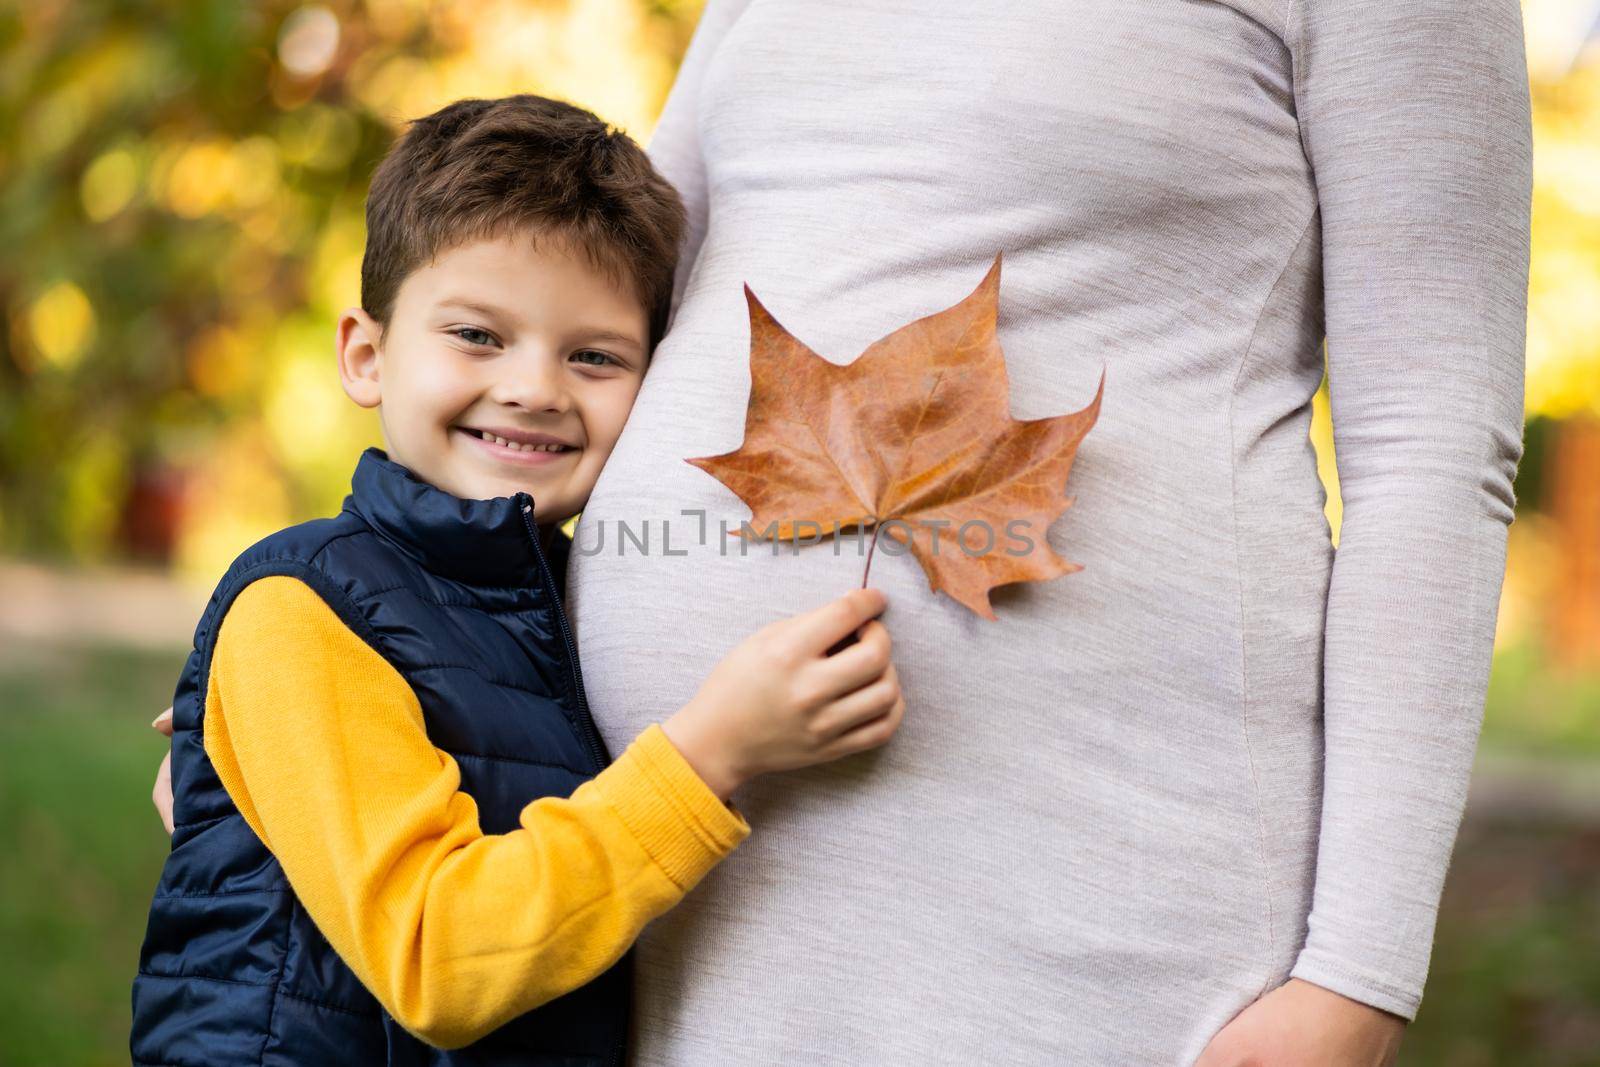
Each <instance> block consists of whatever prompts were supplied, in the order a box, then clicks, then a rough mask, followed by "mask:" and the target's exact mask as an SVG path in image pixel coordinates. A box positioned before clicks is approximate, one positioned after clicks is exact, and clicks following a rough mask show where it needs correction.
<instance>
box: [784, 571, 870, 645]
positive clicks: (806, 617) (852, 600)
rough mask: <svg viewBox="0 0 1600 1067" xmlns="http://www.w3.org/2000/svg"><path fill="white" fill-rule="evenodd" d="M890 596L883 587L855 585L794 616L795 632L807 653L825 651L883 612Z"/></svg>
mask: <svg viewBox="0 0 1600 1067" xmlns="http://www.w3.org/2000/svg"><path fill="white" fill-rule="evenodd" d="M888 605H889V598H888V596H886V595H885V594H884V592H883V590H881V589H873V588H870V587H869V588H867V589H852V590H850V592H848V593H846V594H845V595H844V596H842V597H840V598H839V599H837V600H833V601H830V602H829V603H826V604H824V605H822V606H821V607H820V608H813V609H812V610H810V611H808V612H806V613H804V614H803V615H796V616H794V619H793V622H794V634H795V637H796V638H797V640H798V641H799V643H800V650H801V652H802V653H804V654H805V655H807V656H816V655H821V654H822V652H823V651H824V650H826V649H827V648H829V647H830V646H832V645H833V644H834V643H835V642H836V641H838V640H840V639H841V638H843V637H844V636H845V635H847V634H850V633H853V632H854V631H855V629H856V627H858V626H860V625H861V624H862V623H864V622H866V621H867V620H868V619H871V618H874V617H876V616H878V615H881V614H883V610H884V608H886V607H888Z"/></svg>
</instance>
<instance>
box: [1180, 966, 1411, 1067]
mask: <svg viewBox="0 0 1600 1067" xmlns="http://www.w3.org/2000/svg"><path fill="white" fill-rule="evenodd" d="M1405 1028H1406V1021H1405V1020H1404V1019H1402V1018H1401V1017H1400V1016H1398V1015H1391V1014H1390V1013H1389V1012H1386V1011H1382V1010H1380V1009H1378V1008H1374V1007H1372V1006H1371V1005H1369V1004H1363V1003H1361V1002H1360V1001H1358V1000H1351V999H1350V998H1349V997H1346V996H1342V995H1340V994H1338V993H1335V992H1333V991H1332V990H1328V989H1324V988H1322V987H1321V986H1319V985H1314V984H1312V983H1311V982H1307V981H1303V980H1302V979H1299V978H1291V979H1289V980H1288V981H1287V982H1285V983H1284V984H1283V985H1281V986H1279V987H1278V988H1276V989H1274V990H1272V991H1271V992H1269V993H1267V994H1266V995H1265V996H1263V997H1261V999H1259V1000H1257V1001H1256V1002H1255V1003H1253V1004H1251V1005H1250V1006H1249V1007H1247V1008H1245V1009H1244V1010H1243V1011H1241V1012H1240V1013H1239V1014H1238V1015H1235V1016H1234V1017H1233V1020H1232V1021H1231V1022H1229V1023H1228V1025H1226V1026H1224V1027H1223V1028H1222V1029H1221V1030H1219V1031H1217V1036H1215V1037H1213V1038H1212V1039H1211V1043H1210V1044H1209V1045H1207V1046H1206V1048H1205V1051H1204V1052H1202V1053H1201V1054H1200V1058H1199V1059H1197V1060H1195V1061H1194V1067H1391V1065H1392V1064H1393V1063H1394V1061H1395V1057H1396V1056H1397V1055H1399V1052H1400V1039H1401V1037H1403V1036H1404V1035H1405Z"/></svg>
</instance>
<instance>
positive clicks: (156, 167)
mask: <svg viewBox="0 0 1600 1067" xmlns="http://www.w3.org/2000/svg"><path fill="white" fill-rule="evenodd" d="M698 9H699V5H698V4H697V3H685V2H672V0H662V2H656V3H649V4H646V3H640V2H637V0H587V2H582V3H548V4H541V3H530V2H526V0H523V2H512V0H459V2H447V3H425V2H420V0H366V2H357V0H346V2H334V3H325V4H308V5H302V4H299V3H282V2H269V3H250V4H246V3H240V2H239V0H190V2H186V3H182V4H171V3H130V2H121V3H119V2H111V0H71V2H64V0H39V2H29V3H11V2H4V3H0V55H3V57H4V58H3V61H0V188H3V196H4V203H5V210H4V215H3V221H0V226H3V230H0V240H3V247H5V248H6V249H7V254H6V255H5V256H4V257H3V258H0V311H3V314H4V316H5V323H4V326H5V328H4V330H0V554H8V555H27V556H31V557H42V558H47V559H50V558H53V559H57V560H60V561H63V562H88V561H95V560H100V559H107V558H110V559H122V560H129V559H132V560H144V561H149V562H154V563H161V564H171V565H174V566H176V567H177V568H178V570H179V571H180V572H186V573H189V574H209V575H211V577H213V578H214V572H215V569H216V568H217V567H218V566H219V565H220V564H223V563H225V562H226V561H227V560H228V559H230V558H231V557H232V556H233V555H234V554H235V553H237V552H238V551H239V550H240V549H241V548H243V547H245V546H246V545H248V544H249V543H250V542H251V541H253V540H254V539H255V538H257V537H259V536H261V535H262V534H264V533H266V532H269V531H270V530H272V529H274V528H276V527H279V526H283V525H286V524H288V523H290V522H294V521H298V520H299V519H301V518H305V517H309V516H311V515H313V514H319V513H325V512H328V511H331V510H337V507H338V503H339V500H340V499H341V498H342V496H343V493H344V492H345V491H346V489H347V488H348V478H349V470H350V467H351V463H352V457H353V456H354V455H356V454H357V453H358V452H359V450H360V449H361V448H362V447H364V446H365V445H367V444H376V443H379V440H378V437H377V428H376V422H375V421H374V420H373V419H372V417H371V415H370V413H366V412H362V411H361V410H359V409H357V408H355V407H354V406H353V405H351V404H350V403H348V402H347V401H346V400H345V399H344V397H343V394H342V393H341V392H340V391H339V388H338V382H337V378H336V376H335V375H334V373H333V370H332V363H331V351H332V336H333V335H332V329H333V323H334V320H335V318H336V316H337V313H338V311H339V310H340V309H341V308H343V307H345V306H347V305H349V304H352V303H354V302H356V300H357V298H358V290H359V284H358V278H359V274H358V268H359V264H360V255H361V248H362V236H363V220H362V201H363V197H364V194H365V188H366V181H367V177H368V175H369V173H370V171H371V168H372V166H373V164H374V163H375V162H376V161H377V158H378V157H379V156H380V155H381V154H382V152H383V150H384V148H385V146H386V145H387V144H388V142H389V140H390V139H391V138H392V136H393V135H394V134H395V132H396V131H397V130H398V128H399V127H400V126H401V124H402V123H403V121H404V120H405V119H406V118H410V117H415V116H417V115H420V114H425V113H427V112H428V111H431V110H433V109H434V108H436V107H438V106H440V105H442V104H444V103H446V102H448V101H450V100H452V99H456V98H458V97H463V96H498V95H502V94H505V93H511V92H539V93H544V94H547V95H552V96H561V97H564V98H566V99H571V100H573V101H575V102H577V103H579V104H582V105H583V106H585V107H589V108H592V109H594V110H595V111H596V112H597V113H599V114H601V115H603V116H605V117H606V118H607V119H608V120H609V121H611V122H612V123H614V124H615V125H617V126H619V127H620V128H622V129H624V130H627V131H628V132H629V133H630V134H632V135H633V136H634V137H635V139H637V140H639V141H640V142H641V143H644V142H646V141H648V136H649V133H650V131H651V129H652V128H653V123H654V120H655V116H656V114H657V113H658V112H659V109H660V106H661V103H662V101H663V100H664V99H665V96H666V92H667V90H668V88H669V87H670V85H671V80H672V75H673V72H674V70H675V67H676V63H677V61H678V59H679V57H680V56H681V54H682V52H683V49H684V48H685V47H686V45H687V42H688V38H689V35H690V34H691V32H692V29H693V24H694V20H695V18H696V17H697V16H698ZM202 488H203V491H200V490H201V489H202Z"/></svg>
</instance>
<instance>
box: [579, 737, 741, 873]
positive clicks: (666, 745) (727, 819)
mask: <svg viewBox="0 0 1600 1067" xmlns="http://www.w3.org/2000/svg"><path fill="white" fill-rule="evenodd" d="M594 783H595V785H596V786H598V787H599V788H600V791H601V793H602V794H603V795H604V796H605V798H606V800H607V802H609V803H610V805H611V806H612V808H613V809H615V810H616V812H617V815H618V816H619V817H620V818H621V819H622V821H623V823H624V824H625V825H626V826H627V827H628V829H629V830H630V831H631V832H632V833H633V836H634V837H635V838H636V839H637V840H638V842H639V844H640V845H642V846H643V847H644V849H645V851H647V852H649V853H650V856H651V858H652V859H654V860H655V861H656V863H657V864H659V865H660V867H661V869H662V870H663V871H665V872H666V874H667V876H668V877H669V878H671V879H672V881H673V883H674V884H676V885H677V886H678V887H679V888H680V889H682V890H683V891H684V892H688V891H689V890H690V889H692V888H693V887H694V885H695V883H696V882H698V881H700V879H701V878H703V877H705V875H706V873H707V872H708V871H710V870H711V868H712V867H715V866H716V865H717V864H718V863H719V862H720V861H721V860H722V859H723V858H724V857H726V856H727V855H728V853H730V852H732V851H733V850H734V849H735V848H736V847H737V846H738V845H739V843H740V842H741V841H743V840H744V839H745V838H746V837H748V836H749V835H750V824H749V823H747V822H745V819H744V816H743V815H741V814H739V812H738V811H736V810H735V809H734V808H733V807H731V806H730V805H728V804H724V803H723V802H722V799H721V798H720V797H718V796H717V794H716V793H714V792H713V791H712V790H711V787H710V786H708V785H707V784H706V783H705V781H704V779H702V778H701V777H700V776H699V775H698V774H696V773H695V770H694V768H693V767H691V766H690V765H689V761H688V760H686V759H684V758H683V754H682V753H681V752H679V751H678V748H677V746H676V745H674V744H673V743H672V741H671V740H670V739H668V737H667V735H666V732H665V731H664V730H662V729H661V724H660V723H651V724H650V726H648V727H647V728H646V729H645V730H644V732H643V733H641V734H640V735H639V736H638V737H636V738H634V739H633V742H632V743H631V744H629V745H628V747H627V749H626V750H625V751H624V752H623V753H622V755H621V756H619V757H617V759H616V760H615V762H613V763H612V764H611V766H609V767H607V768H606V769H605V770H603V771H601V772H600V773H599V774H597V775H596V776H595V777H594Z"/></svg>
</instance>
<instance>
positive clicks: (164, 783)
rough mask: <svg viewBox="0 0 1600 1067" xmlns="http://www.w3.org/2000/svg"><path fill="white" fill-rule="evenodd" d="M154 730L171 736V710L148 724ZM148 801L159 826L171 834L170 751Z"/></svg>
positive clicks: (168, 750) (163, 757) (162, 764)
mask: <svg viewBox="0 0 1600 1067" xmlns="http://www.w3.org/2000/svg"><path fill="white" fill-rule="evenodd" d="M150 725H151V726H154V727H155V728H156V730H158V731H159V732H161V733H163V734H165V735H166V736H168V737H171V736H172V709H171V708H168V709H167V710H166V711H163V712H162V713H161V714H160V715H157V716H156V721H155V722H153V723H151V724H150ZM150 801H151V803H153V804H154V805H155V806H156V811H157V812H158V813H159V814H160V816H161V825H162V826H165V827H166V828H167V834H168V835H169V836H170V835H171V834H172V750H171V749H170V748H169V749H167V754H166V755H165V756H162V757H161V766H160V767H158V768H156V785H155V788H154V789H152V790H151V791H150Z"/></svg>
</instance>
